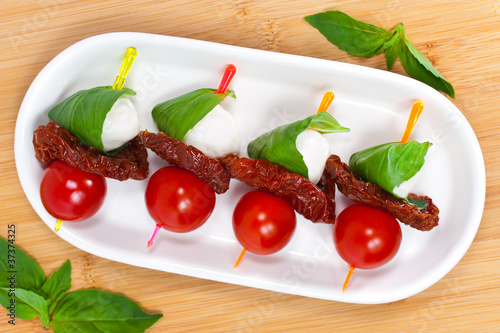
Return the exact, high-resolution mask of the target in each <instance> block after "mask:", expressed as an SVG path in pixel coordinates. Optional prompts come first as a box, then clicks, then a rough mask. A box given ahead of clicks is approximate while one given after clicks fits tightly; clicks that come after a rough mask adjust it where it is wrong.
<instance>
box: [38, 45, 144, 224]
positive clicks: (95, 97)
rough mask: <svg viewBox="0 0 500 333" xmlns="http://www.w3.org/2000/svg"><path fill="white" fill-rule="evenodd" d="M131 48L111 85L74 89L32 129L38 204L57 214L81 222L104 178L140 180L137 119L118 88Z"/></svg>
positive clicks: (102, 191)
mask: <svg viewBox="0 0 500 333" xmlns="http://www.w3.org/2000/svg"><path fill="white" fill-rule="evenodd" d="M136 54H137V51H136V50H135V49H134V48H129V49H128V50H127V52H126V54H125V57H124V60H123V62H122V66H121V68H120V72H119V74H118V76H117V78H116V80H115V83H114V84H113V86H104V87H96V88H91V89H88V90H82V91H78V92H76V93H75V94H73V95H71V96H70V97H68V98H66V99H65V100H63V101H62V102H60V103H59V104H57V105H56V106H54V107H53V108H52V109H51V110H50V111H49V114H48V115H49V118H50V119H51V121H50V122H49V123H48V124H47V125H45V126H39V127H38V129H37V130H35V132H34V133H33V145H34V148H35V156H36V158H37V159H38V161H39V162H40V163H41V164H42V165H43V166H44V167H45V168H46V169H45V171H44V174H43V177H42V181H41V185H40V195H41V199H42V203H43V205H44V207H45V208H46V209H47V211H48V212H49V213H50V214H51V215H52V216H54V217H55V218H56V219H57V222H56V225H55V228H54V229H55V231H58V230H59V228H60V227H61V224H62V221H63V220H65V221H74V222H78V221H82V220H85V219H87V218H89V217H91V216H92V215H94V214H95V213H96V212H97V211H98V210H99V209H100V207H101V206H102V204H103V202H104V198H105V196H106V191H107V187H106V181H105V179H104V177H110V178H115V179H118V180H125V179H128V178H133V179H145V178H146V177H147V175H148V171H149V170H148V168H149V164H148V161H147V151H146V149H145V148H144V147H142V146H141V144H140V141H139V139H138V138H137V133H138V131H139V118H138V116H137V112H136V110H135V108H134V106H133V104H132V103H131V102H130V100H129V99H128V96H130V95H134V94H135V92H134V91H133V90H131V89H127V88H123V84H124V81H125V77H126V75H127V73H128V71H129V70H130V67H131V65H132V63H133V61H134V59H135V56H136Z"/></svg>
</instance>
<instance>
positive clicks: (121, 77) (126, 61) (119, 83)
mask: <svg viewBox="0 0 500 333" xmlns="http://www.w3.org/2000/svg"><path fill="white" fill-rule="evenodd" d="M136 56H137V50H136V49H135V48H133V47H129V48H128V49H127V51H126V52H125V57H124V58H123V61H122V66H121V67H120V72H118V76H117V77H116V79H115V83H113V89H116V90H120V89H121V88H123V84H124V83H125V78H126V77H127V74H128V72H129V71H130V68H131V67H132V64H133V63H134V60H135V57H136Z"/></svg>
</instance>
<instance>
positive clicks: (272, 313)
mask: <svg viewBox="0 0 500 333" xmlns="http://www.w3.org/2000/svg"><path fill="white" fill-rule="evenodd" d="M1 8H2V11H1V13H0V18H1V19H0V87H1V88H2V93H1V94H0V138H1V145H0V182H1V192H0V202H1V203H0V204H1V209H0V216H1V222H0V224H1V225H0V236H1V237H4V238H6V236H7V225H8V224H10V223H15V224H16V226H17V229H18V233H17V235H16V239H17V244H18V245H19V246H20V247H21V248H22V249H24V250H25V251H26V252H27V253H28V254H29V255H31V256H33V257H34V258H35V259H36V260H37V262H38V263H39V264H40V266H41V267H42V269H43V270H44V271H45V272H46V273H47V274H51V273H52V272H53V271H54V270H56V269H57V268H58V267H59V266H60V265H62V263H63V262H64V261H65V260H66V259H70V260H71V262H72V266H73V274H72V279H73V283H72V290H76V289H80V288H93V287H95V288H100V289H104V290H109V291H112V292H121V293H123V294H125V295H126V296H128V297H130V298H131V299H133V300H134V301H136V302H137V303H139V304H140V305H141V306H142V307H143V308H144V309H145V310H146V311H147V312H149V313H158V312H161V313H163V314H164V317H163V318H162V319H161V320H160V321H159V322H158V323H157V324H155V325H154V326H153V327H152V328H151V329H150V330H149V332H286V331H295V332H323V331H324V332H329V331H345V332H366V331H370V332H431V331H432V332H450V331H455V332H499V331H500V330H499V328H498V318H499V315H500V277H499V276H500V265H499V259H500V223H498V216H500V158H499V154H498V152H499V150H500V134H499V129H500V113H499V105H500V94H499V93H498V91H499V88H500V54H499V52H498V45H500V2H498V1H493V0H464V1H451V0H433V1H430V0H421V1H404V0H392V1H380V0H364V1H361V0H346V1H335V2H332V1H330V2H327V1H324V2H321V1H313V0H291V1H290V0H268V1H246V0H225V1H212V0H200V1H185V0H171V1H165V2H163V1H106V0H100V1H96V0H92V1H71V0H45V1H23V0H20V1H6V0H2V1H1ZM324 10H341V11H344V12H346V13H348V14H350V15H352V16H354V17H355V18H357V19H359V20H362V21H366V22H370V23H373V24H377V25H379V26H382V27H385V28H387V29H391V28H392V27H393V26H395V25H396V24H398V23H399V22H403V23H404V24H405V27H406V31H407V37H408V38H409V39H410V40H411V41H412V42H413V43H414V44H415V45H416V46H417V48H419V49H420V50H421V51H422V53H424V55H426V56H427V57H428V58H429V59H430V60H431V61H432V63H433V64H434V65H435V66H436V67H437V68H438V70H439V71H440V72H441V73H442V74H443V75H444V76H445V77H446V78H447V79H448V80H449V81H450V82H451V83H452V84H453V85H454V87H455V90H456V96H457V97H456V99H455V100H453V103H454V104H455V105H456V106H457V107H458V108H459V109H460V110H461V111H462V112H463V114H464V115H465V116H466V117H467V119H468V121H469V122H470V124H471V126H472V128H473V129H474V131H475V132H476V135H477V137H478V139H479V142H480V144H481V147H482V150H483V154H484V158H485V163H486V177H487V198H486V207H485V211H484V215H483V220H482V222H481V226H480V228H479V231H478V233H477V235H476V237H475V240H474V242H473V244H472V246H471V247H470V249H469V251H468V252H467V253H466V255H465V256H464V258H463V259H462V260H461V261H460V263H459V264H458V265H457V266H456V267H455V268H454V269H453V270H452V271H451V272H450V273H449V274H447V275H446V276H445V277H444V278H443V279H442V280H440V281H439V282H437V283H436V284H435V285H433V286H431V287H430V288H428V289H427V290H425V291H423V292H422V293H420V294H418V295H415V296H413V297H410V298H408V299H405V300H402V301H398V302H394V303H389V304H382V305H356V304H344V303H337V302H331V301H324V300H318V299H310V298H304V297H299V296H293V295H286V294H280V293H274V292H270V291H264V290H258V289H253V288H246V287H239V286H234V285H230V284H224V283H218V282H213V281H207V280H201V279H196V278H192V277H187V276H181V275H176V274H169V273H165V272H158V271H152V270H147V269H142V268H137V267H132V266H128V265H124V264H120V263H116V262H111V261H109V260H106V259H102V258H99V257H95V256H93V255H90V254H87V253H85V252H83V251H81V250H79V249H77V248H75V247H73V246H72V245H70V244H68V243H66V242H65V241H64V240H62V239H60V238H59V237H58V236H56V235H55V234H54V233H53V232H52V231H51V230H50V229H49V228H47V226H46V225H45V224H44V223H43V222H42V221H41V220H40V218H39V217H38V216H37V215H36V213H35V212H34V211H33V209H32V208H31V206H30V204H29V202H28V201H27V199H26V197H25V195H24V193H23V191H22V188H21V185H20V183H19V180H18V178H17V173H16V169H15V162H14V128H15V123H16V117H17V113H18V110H19V107H20V105H21V102H22V100H23V97H24V94H25V93H26V91H27V89H28V87H29V85H30V84H31V82H32V81H33V79H34V78H35V76H36V75H37V74H38V72H39V71H40V70H41V69H42V68H43V67H44V66H45V65H46V64H47V63H48V62H49V61H50V60H51V59H52V58H53V57H54V56H56V55H57V54H58V53H59V52H61V51H62V50H64V49H65V48H67V47H68V46H70V45H71V44H73V43H75V42H77V41H79V40H81V39H84V38H86V37H90V36H93V35H96V34H100V33H106V32H113V31H138V32H149V33H157V34H164V35H171V36H179V37H188V38H195V39H202V40H207V41H213V42H219V43H225V44H231V45H239V46H244V47H250V48H257V49H263V50H271V51H277V52H283V53H291V54H298V55H305V56H311V57H316V58H322V59H330V60H337V61H343V62H348V63H354V64H360V65H364V66H369V67H375V68H380V69H386V67H385V59H384V57H383V56H377V57H373V58H370V59H365V58H356V57H351V56H349V55H347V54H345V53H344V52H342V51H340V50H338V49H337V48H336V47H334V46H332V45H331V44H329V43H328V42H327V41H326V40H325V39H324V38H323V37H322V36H321V35H320V34H319V33H318V32H317V31H316V30H315V29H313V28H312V27H311V26H309V25H307V24H306V23H305V22H304V20H303V17H304V16H306V15H310V14H314V13H317V12H321V11H324ZM393 71H394V72H397V73H401V74H405V72H404V70H403V68H402V67H401V65H400V64H399V62H398V63H397V64H396V66H395V67H394V69H393ZM6 313H7V312H6V311H5V310H4V309H3V308H2V309H1V310H0V331H1V332H46V330H45V329H44V328H43V327H42V325H41V324H40V321H39V320H31V321H20V320H17V321H16V326H15V327H14V326H12V325H9V324H8V323H7V316H6Z"/></svg>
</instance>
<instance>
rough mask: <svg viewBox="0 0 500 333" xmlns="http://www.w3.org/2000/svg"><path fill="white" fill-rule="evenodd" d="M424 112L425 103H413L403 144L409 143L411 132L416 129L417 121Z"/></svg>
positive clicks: (402, 140) (402, 139)
mask: <svg viewBox="0 0 500 333" xmlns="http://www.w3.org/2000/svg"><path fill="white" fill-rule="evenodd" d="M423 110H424V103H422V101H416V102H415V103H413V106H412V108H411V112H410V117H408V122H407V123H406V129H405V132H404V134H403V137H402V138H401V143H407V142H408V140H409V139H410V135H411V132H412V131H413V128H414V127H415V124H416V123H417V120H418V118H419V117H420V115H421V114H422V111H423Z"/></svg>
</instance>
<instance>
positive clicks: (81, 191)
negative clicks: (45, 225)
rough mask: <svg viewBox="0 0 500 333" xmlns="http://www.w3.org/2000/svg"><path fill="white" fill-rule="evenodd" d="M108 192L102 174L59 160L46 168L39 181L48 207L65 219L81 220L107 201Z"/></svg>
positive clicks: (49, 210) (50, 211) (41, 194)
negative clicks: (105, 199)
mask: <svg viewBox="0 0 500 333" xmlns="http://www.w3.org/2000/svg"><path fill="white" fill-rule="evenodd" d="M106 192H107V187H106V180H105V179H104V177H103V176H101V175H98V174H95V173H91V172H87V171H84V170H81V169H78V168H77V167H74V166H72V165H71V164H68V163H66V162H63V161H59V160H57V161H54V162H52V163H51V164H50V165H49V166H48V167H47V168H46V169H45V171H44V173H43V177H42V182H41V184H40V196H41V198H42V203H43V205H44V207H45V209H46V210H47V211H48V212H49V214H50V215H52V216H54V217H55V218H57V219H60V220H64V221H73V222H79V221H83V220H86V219H88V218H89V217H91V216H92V215H94V214H95V213H97V211H98V210H99V209H100V208H101V206H102V204H103V203H104V198H105V197H106Z"/></svg>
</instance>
